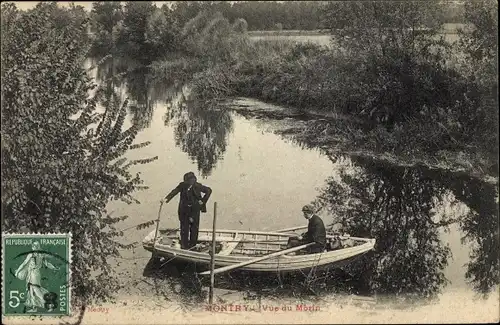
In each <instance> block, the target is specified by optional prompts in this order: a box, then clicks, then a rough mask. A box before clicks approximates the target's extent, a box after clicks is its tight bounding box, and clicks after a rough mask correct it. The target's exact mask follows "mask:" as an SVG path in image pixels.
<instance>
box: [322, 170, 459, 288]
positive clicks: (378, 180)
mask: <svg viewBox="0 0 500 325" xmlns="http://www.w3.org/2000/svg"><path fill="white" fill-rule="evenodd" d="M362 166H363V169H364V170H363V171H362V172H359V173H354V174H348V173H347V172H345V171H341V179H342V182H337V181H336V180H334V179H333V178H332V179H329V180H328V182H327V183H328V185H327V187H326V189H325V190H324V191H323V192H322V194H321V195H320V197H319V199H318V201H319V203H321V204H324V205H328V208H329V209H330V210H331V211H332V212H334V213H336V214H338V212H341V214H339V215H340V216H341V217H342V223H343V224H344V231H347V232H348V233H350V234H353V235H356V236H361V237H372V238H376V240H377V244H376V247H375V251H374V254H373V255H372V258H369V259H367V260H368V263H366V264H364V265H362V266H361V265H360V264H354V266H358V267H360V266H361V267H362V268H364V269H362V270H361V271H362V272H363V273H365V274H368V278H369V282H370V287H371V288H372V290H373V291H376V292H378V293H397V294H411V295H416V296H431V295H433V294H435V293H437V292H438V291H439V289H440V287H441V286H442V285H443V284H444V283H445V282H446V279H445V277H444V274H443V272H442V271H443V269H444V268H445V266H446V265H447V259H448V257H449V256H450V250H449V249H448V247H445V246H444V245H443V244H442V243H441V241H440V238H439V231H438V229H437V227H436V224H435V221H434V218H435V212H434V211H433V208H434V207H435V203H434V202H435V201H434V198H439V197H441V196H442V195H443V194H444V192H445V189H444V188H443V187H440V186H436V184H435V183H434V182H433V181H432V180H431V179H429V178H426V177H425V176H424V175H423V173H422V171H421V170H419V169H413V170H412V169H407V168H403V167H398V166H384V165H383V164H382V163H377V162H374V161H363V162H362ZM357 271H360V270H357Z"/></svg>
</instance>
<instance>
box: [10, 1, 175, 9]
mask: <svg viewBox="0 0 500 325" xmlns="http://www.w3.org/2000/svg"><path fill="white" fill-rule="evenodd" d="M8 2H12V3H15V4H16V7H17V8H19V9H21V10H26V9H31V8H33V7H35V6H36V4H37V3H39V2H40V1H8ZM57 2H58V4H60V5H61V6H69V4H70V3H72V2H73V3H74V4H75V5H77V6H82V7H83V8H85V9H86V10H88V11H90V10H91V9H92V1H57ZM172 2H173V1H153V3H155V4H156V6H157V7H161V6H163V5H164V4H168V5H170V4H171V3H172Z"/></svg>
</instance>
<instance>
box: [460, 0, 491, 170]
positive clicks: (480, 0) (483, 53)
mask: <svg viewBox="0 0 500 325" xmlns="http://www.w3.org/2000/svg"><path fill="white" fill-rule="evenodd" d="M464 10H465V13H464V17H465V22H466V27H465V28H464V29H461V30H460V31H459V36H460V39H459V42H458V50H459V51H460V52H461V53H462V57H463V62H462V65H461V68H462V72H463V73H464V74H465V75H466V76H468V77H469V78H470V82H471V84H472V85H475V86H476V87H477V92H478V95H479V96H480V98H481V101H480V103H479V104H478V105H477V106H476V107H475V109H474V112H473V114H471V118H472V117H473V118H474V119H475V122H476V123H475V125H474V128H472V129H471V132H470V135H471V138H472V139H473V140H474V143H476V144H477V147H479V148H481V149H482V151H483V152H485V153H486V154H487V155H488V156H489V159H490V160H491V162H492V166H491V171H492V172H493V173H495V174H496V175H498V61H497V60H498V3H497V2H496V1H493V0H476V1H467V2H465V8H464Z"/></svg>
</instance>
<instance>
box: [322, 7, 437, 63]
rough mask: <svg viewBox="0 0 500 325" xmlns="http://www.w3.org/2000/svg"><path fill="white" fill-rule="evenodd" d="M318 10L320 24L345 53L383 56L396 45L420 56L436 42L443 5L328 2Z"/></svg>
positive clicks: (397, 47)
mask: <svg viewBox="0 0 500 325" xmlns="http://www.w3.org/2000/svg"><path fill="white" fill-rule="evenodd" d="M322 13H323V23H324V26H325V27H326V28H328V29H330V32H331V34H332V36H333V38H334V40H335V41H336V42H338V43H339V46H340V47H341V48H343V49H345V50H346V51H347V52H349V53H360V52H361V53H366V52H367V51H368V52H370V53H376V54H378V55H387V50H389V49H394V48H396V49H411V50H412V51H411V55H414V56H416V55H420V52H421V51H426V52H428V51H429V49H430V47H431V46H434V45H437V44H438V42H436V36H437V35H438V32H439V29H440V28H441V25H442V23H443V7H442V5H440V4H439V3H438V2H437V1H433V0H426V1H371V2H367V1H345V2H330V3H328V5H326V6H325V7H324V8H323V11H322ZM439 44H441V45H442V44H443V43H442V42H440V43H439ZM424 54H425V53H424Z"/></svg>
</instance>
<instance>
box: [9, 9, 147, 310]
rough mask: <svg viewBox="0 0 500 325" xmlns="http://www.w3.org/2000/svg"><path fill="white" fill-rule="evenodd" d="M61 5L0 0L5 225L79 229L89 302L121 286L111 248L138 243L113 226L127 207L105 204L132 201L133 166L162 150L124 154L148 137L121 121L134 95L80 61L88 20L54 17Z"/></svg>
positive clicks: (79, 265) (76, 240)
mask: <svg viewBox="0 0 500 325" xmlns="http://www.w3.org/2000/svg"><path fill="white" fill-rule="evenodd" d="M60 10H64V9H61V8H59V7H57V5H55V4H54V3H52V4H42V3H41V4H38V5H37V6H36V8H35V9H33V10H30V11H28V12H18V11H17V10H16V8H15V7H14V6H13V5H9V4H6V5H2V74H1V78H2V131H1V132H2V149H1V150H2V217H3V229H4V230H5V231H10V232H22V231H30V232H40V233H48V232H71V233H72V234H73V254H74V255H73V264H72V267H73V270H74V272H73V274H72V288H73V297H74V298H75V299H78V300H79V301H80V302H81V301H85V302H89V301H91V300H92V299H106V298H109V297H110V296H111V294H112V293H113V292H115V291H116V285H117V282H116V278H115V277H114V276H113V269H112V268H111V266H110V265H109V263H108V258H109V257H112V256H117V255H118V254H119V252H118V249H119V248H127V247H130V246H127V245H123V244H120V243H119V242H117V239H118V238H119V237H120V236H121V235H122V233H121V232H120V231H118V230H117V229H116V227H115V224H116V223H117V222H119V221H121V220H123V219H125V218H126V216H116V217H114V216H110V215H108V214H107V212H106V209H105V208H106V205H107V203H108V201H110V200H123V201H125V202H128V203H131V202H134V199H133V197H132V196H131V194H132V193H133V192H134V191H135V190H137V189H141V188H143V187H142V186H141V183H142V181H141V180H140V178H139V175H138V174H137V175H135V176H133V175H132V174H131V172H130V171H129V167H130V166H132V165H134V164H137V163H146V162H149V161H151V160H153V159H155V158H151V159H144V160H136V161H131V162H128V163H126V159H125V158H123V157H122V156H123V154H124V153H125V152H126V151H127V150H129V149H134V148H140V147H142V146H144V145H146V144H139V145H133V144H132V142H133V140H134V138H135V135H136V134H137V127H135V126H133V127H131V128H129V129H127V130H125V131H123V130H122V127H123V122H124V120H125V116H126V114H127V112H126V103H121V102H120V100H119V99H118V98H117V96H115V95H114V92H113V88H112V87H111V85H108V87H107V88H105V89H101V88H98V89H96V85H95V84H94V83H93V81H92V80H91V79H90V77H89V76H88V74H87V73H86V71H85V70H84V69H83V68H82V67H83V62H84V60H85V59H86V53H87V49H88V47H89V44H88V42H87V43H85V42H82V40H84V39H85V38H84V37H83V36H84V35H85V34H86V32H87V21H82V22H80V23H78V24H76V25H77V26H66V27H64V26H63V27H59V26H55V25H54V21H55V20H54V19H53V18H54V16H56V15H59V11H60ZM4 18H6V19H4ZM91 92H94V96H92V97H89V93H91ZM98 103H100V104H101V105H102V106H103V107H104V108H105V112H99V111H97V110H96V106H97V105H98Z"/></svg>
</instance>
